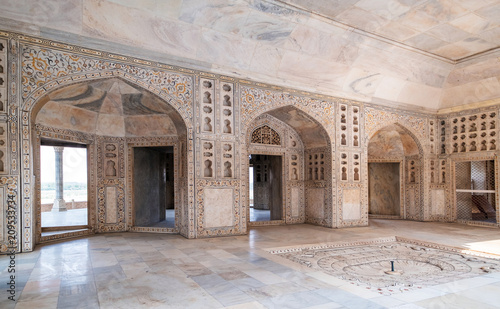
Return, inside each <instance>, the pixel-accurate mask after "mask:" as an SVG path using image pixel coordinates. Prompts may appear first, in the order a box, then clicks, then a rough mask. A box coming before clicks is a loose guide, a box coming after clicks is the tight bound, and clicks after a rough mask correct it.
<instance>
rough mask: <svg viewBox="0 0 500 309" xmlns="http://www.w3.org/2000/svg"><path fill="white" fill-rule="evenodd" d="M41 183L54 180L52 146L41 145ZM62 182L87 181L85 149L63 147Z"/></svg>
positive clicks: (54, 167)
mask: <svg viewBox="0 0 500 309" xmlns="http://www.w3.org/2000/svg"><path fill="white" fill-rule="evenodd" d="M40 148H41V152H40V165H41V178H42V179H41V180H42V183H46V182H55V181H56V165H55V155H54V147H52V146H41V147H40ZM63 180H64V182H83V183H85V182H87V149H84V148H72V147H65V148H64V151H63Z"/></svg>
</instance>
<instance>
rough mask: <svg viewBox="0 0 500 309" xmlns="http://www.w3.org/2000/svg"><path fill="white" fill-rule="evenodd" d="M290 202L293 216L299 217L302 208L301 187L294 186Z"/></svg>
mask: <svg viewBox="0 0 500 309" xmlns="http://www.w3.org/2000/svg"><path fill="white" fill-rule="evenodd" d="M290 196H291V198H290V204H291V208H292V217H294V218H295V217H298V216H299V215H300V209H301V207H300V206H301V199H300V188H292V189H291V194H290Z"/></svg>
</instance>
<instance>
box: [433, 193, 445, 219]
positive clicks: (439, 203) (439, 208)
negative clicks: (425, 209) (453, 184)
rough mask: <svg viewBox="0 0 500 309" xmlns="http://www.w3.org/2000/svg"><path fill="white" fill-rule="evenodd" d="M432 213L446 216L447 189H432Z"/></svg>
mask: <svg viewBox="0 0 500 309" xmlns="http://www.w3.org/2000/svg"><path fill="white" fill-rule="evenodd" d="M431 215H433V216H445V215H446V195H445V190H443V189H436V190H431Z"/></svg>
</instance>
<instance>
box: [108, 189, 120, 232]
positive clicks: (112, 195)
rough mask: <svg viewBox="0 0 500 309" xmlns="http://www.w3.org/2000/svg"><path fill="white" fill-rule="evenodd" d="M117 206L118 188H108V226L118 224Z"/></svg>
mask: <svg viewBox="0 0 500 309" xmlns="http://www.w3.org/2000/svg"><path fill="white" fill-rule="evenodd" d="M117 205H118V203H117V195H116V187H106V224H110V223H111V224H114V223H116V221H117V212H118V207H117Z"/></svg>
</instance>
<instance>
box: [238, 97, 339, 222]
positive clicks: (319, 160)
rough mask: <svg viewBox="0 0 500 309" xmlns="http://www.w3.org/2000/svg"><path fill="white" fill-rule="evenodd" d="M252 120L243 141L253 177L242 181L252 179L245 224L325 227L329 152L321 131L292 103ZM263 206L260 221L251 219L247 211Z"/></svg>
mask: <svg viewBox="0 0 500 309" xmlns="http://www.w3.org/2000/svg"><path fill="white" fill-rule="evenodd" d="M251 123H252V124H251V125H250V126H249V127H248V129H247V140H246V143H247V145H248V147H247V152H248V155H249V158H248V159H247V160H248V161H247V162H245V163H246V166H248V168H249V175H250V177H252V179H248V180H245V181H248V182H249V183H252V182H253V188H250V189H249V203H248V208H247V209H248V214H247V218H248V221H249V223H248V224H249V225H250V226H253V225H269V224H294V223H312V224H317V225H322V226H328V225H329V224H328V223H327V222H331V216H332V199H331V195H332V194H331V192H332V188H331V187H332V180H331V178H332V176H331V169H332V157H331V144H330V140H329V137H328V134H327V132H326V130H325V129H324V128H323V126H322V125H321V124H319V123H318V122H317V121H316V120H315V119H314V118H312V117H311V116H309V115H308V114H307V113H306V112H304V111H303V110H301V109H299V108H297V107H294V106H284V107H279V108H276V109H273V110H270V111H267V112H265V113H263V114H261V115H260V116H258V117H257V118H255V119H254V120H253V121H252V122H251ZM243 166H245V165H243ZM251 170H253V172H251ZM250 177H249V178H250ZM276 182H279V183H278V184H277V183H276ZM252 191H253V192H252ZM278 192H279V193H281V194H278ZM266 204H268V205H266ZM263 209H269V211H270V214H269V215H268V216H266V217H265V220H256V221H253V220H252V218H255V217H256V216H255V215H252V213H253V212H255V211H256V210H259V211H260V210H263Z"/></svg>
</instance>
